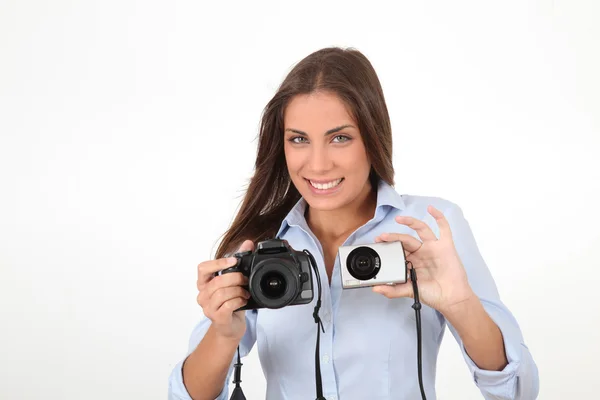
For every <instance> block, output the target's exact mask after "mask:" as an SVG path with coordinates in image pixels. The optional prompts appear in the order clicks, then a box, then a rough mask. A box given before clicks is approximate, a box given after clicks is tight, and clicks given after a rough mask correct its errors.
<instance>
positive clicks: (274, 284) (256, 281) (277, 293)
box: [248, 258, 302, 308]
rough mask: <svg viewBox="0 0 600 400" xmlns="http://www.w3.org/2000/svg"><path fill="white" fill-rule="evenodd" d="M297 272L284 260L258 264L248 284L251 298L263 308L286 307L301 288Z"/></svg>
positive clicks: (269, 260)
mask: <svg viewBox="0 0 600 400" xmlns="http://www.w3.org/2000/svg"><path fill="white" fill-rule="evenodd" d="M297 270H298V268H297V267H295V266H294V264H293V263H291V262H290V261H288V260H285V259H272V258H270V259H267V260H263V261H260V262H258V263H257V264H256V266H255V267H254V268H253V270H252V273H251V274H250V278H249V282H248V286H249V289H250V294H251V295H252V298H253V299H254V300H255V301H256V303H257V304H258V305H259V306H261V307H264V308H282V307H285V306H287V305H288V304H290V303H291V302H292V301H293V300H294V299H295V298H296V297H297V296H298V293H299V291H300V288H301V287H302V285H301V283H300V277H299V274H298V272H297ZM294 271H295V272H294Z"/></svg>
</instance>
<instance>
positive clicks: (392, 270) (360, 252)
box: [338, 242, 408, 289]
mask: <svg viewBox="0 0 600 400" xmlns="http://www.w3.org/2000/svg"><path fill="white" fill-rule="evenodd" d="M338 257H339V261H340V270H341V272H342V273H341V276H342V288H344V289H350V288H358V287H365V286H375V285H395V284H397V283H404V282H406V281H407V272H408V271H407V267H406V259H405V256H404V247H403V246H402V243H401V242H382V243H373V244H361V245H354V246H341V247H340V248H339V250H338Z"/></svg>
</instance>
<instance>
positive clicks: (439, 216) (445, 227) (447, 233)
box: [427, 206, 452, 239]
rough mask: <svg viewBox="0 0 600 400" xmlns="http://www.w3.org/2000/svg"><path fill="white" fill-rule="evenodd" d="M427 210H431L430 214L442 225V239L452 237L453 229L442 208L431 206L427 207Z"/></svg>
mask: <svg viewBox="0 0 600 400" xmlns="http://www.w3.org/2000/svg"><path fill="white" fill-rule="evenodd" d="M427 211H428V212H429V214H431V216H432V217H433V218H435V222H436V223H437V224H438V226H439V227H440V239H442V238H449V239H451V238H452V231H451V230H450V224H449V223H448V220H447V219H446V217H445V216H444V213H442V212H441V211H440V210H438V209H437V208H435V207H434V206H429V207H428V208H427Z"/></svg>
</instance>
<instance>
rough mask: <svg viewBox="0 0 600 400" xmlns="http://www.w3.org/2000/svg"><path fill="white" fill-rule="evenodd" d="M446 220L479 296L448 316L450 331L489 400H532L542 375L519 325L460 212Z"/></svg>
mask: <svg viewBox="0 0 600 400" xmlns="http://www.w3.org/2000/svg"><path fill="white" fill-rule="evenodd" d="M446 215H447V218H448V221H449V223H450V226H451V227H452V232H453V237H454V240H455V245H456V250H457V252H458V254H459V256H460V258H461V260H462V263H463V266H464V268H465V271H466V273H467V277H468V280H469V285H470V286H471V288H472V290H473V294H474V295H475V296H473V297H472V298H471V300H469V301H466V302H464V303H462V304H460V305H458V306H457V307H456V308H455V309H453V310H452V311H446V312H445V313H444V316H445V317H446V320H447V321H448V325H449V326H448V327H449V329H450V331H451V332H452V334H453V336H454V338H455V339H456V341H457V342H458V343H459V345H460V346H461V351H462V353H463V357H464V359H465V361H466V363H467V365H468V366H469V369H470V371H471V373H472V376H473V379H474V381H475V383H476V385H477V387H478V388H479V389H480V391H481V393H482V394H483V396H484V397H485V398H486V399H506V400H509V399H510V400H534V399H535V398H536V397H537V395H538V392H539V376H538V369H537V366H536V364H535V362H534V360H533V357H532V355H531V353H530V351H529V349H528V348H527V346H526V345H525V342H524V339H523V335H522V333H521V330H520V327H519V324H518V322H517V321H516V319H515V318H514V316H513V315H512V314H511V312H510V311H509V310H508V308H507V307H506V306H505V305H504V304H503V303H502V301H501V300H500V296H499V293H498V290H497V287H496V284H495V282H494V279H493V277H492V275H491V273H490V271H489V269H488V267H487V265H486V263H485V261H484V260H483V258H482V256H481V254H480V252H479V250H478V247H477V244H476V241H475V238H474V237H473V233H472V231H471V229H470V227H469V224H468V222H467V221H466V219H465V218H464V216H463V213H462V211H461V209H460V208H459V207H458V206H456V205H453V207H452V208H451V209H450V210H449V211H447V212H446Z"/></svg>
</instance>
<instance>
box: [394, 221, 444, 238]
mask: <svg viewBox="0 0 600 400" xmlns="http://www.w3.org/2000/svg"><path fill="white" fill-rule="evenodd" d="M396 222H398V223H399V224H402V225H406V226H408V227H409V228H412V229H413V230H414V231H415V232H417V235H419V237H420V238H421V240H422V241H424V242H425V241H429V240H437V237H436V236H435V234H434V233H433V231H432V230H431V228H430V227H429V225H427V224H426V223H425V222H423V221H421V220H418V219H416V218H413V217H409V216H406V215H398V216H397V217H396Z"/></svg>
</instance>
